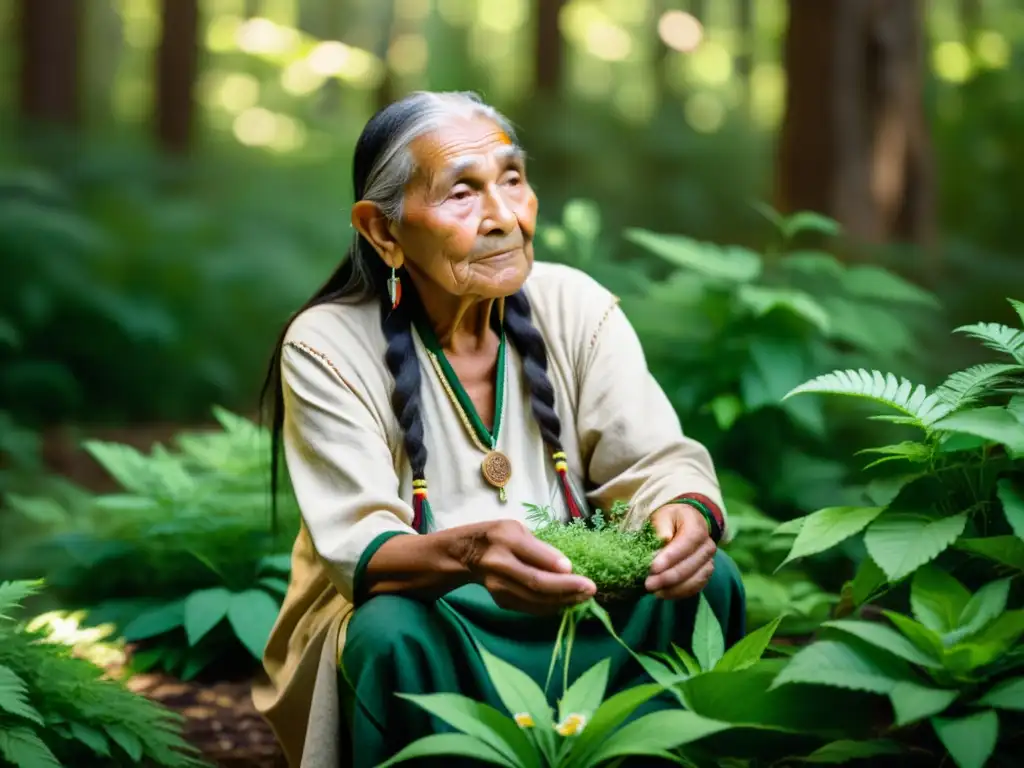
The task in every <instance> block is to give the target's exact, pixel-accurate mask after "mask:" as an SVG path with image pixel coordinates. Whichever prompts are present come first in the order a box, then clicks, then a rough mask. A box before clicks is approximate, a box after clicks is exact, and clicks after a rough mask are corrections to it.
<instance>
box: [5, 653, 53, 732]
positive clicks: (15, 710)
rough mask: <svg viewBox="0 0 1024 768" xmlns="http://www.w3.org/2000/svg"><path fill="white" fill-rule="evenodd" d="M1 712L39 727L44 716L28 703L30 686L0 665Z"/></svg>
mask: <svg viewBox="0 0 1024 768" xmlns="http://www.w3.org/2000/svg"><path fill="white" fill-rule="evenodd" d="M0 710H2V711H4V712H7V713H9V714H12V715H15V716H16V717H24V718H25V719H26V720H31V721H32V722H33V723H37V724H39V725H42V724H43V718H42V716H41V715H40V714H39V713H38V712H37V711H36V710H35V708H34V707H33V706H32V705H31V704H29V703H28V686H27V685H26V684H25V681H24V680H22V679H21V678H20V677H18V675H17V673H15V671H14V670H13V669H11V668H10V667H6V666H4V665H3V664H0Z"/></svg>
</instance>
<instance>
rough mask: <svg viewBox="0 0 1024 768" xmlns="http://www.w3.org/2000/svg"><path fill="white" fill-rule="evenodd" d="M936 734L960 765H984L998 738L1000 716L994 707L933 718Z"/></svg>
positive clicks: (965, 767) (962, 767)
mask: <svg viewBox="0 0 1024 768" xmlns="http://www.w3.org/2000/svg"><path fill="white" fill-rule="evenodd" d="M931 722H932V727H933V728H934V729H935V735H936V736H938V737H939V741H941V742H942V745H943V746H944V747H945V748H946V751H947V752H949V756H950V757H952V758H953V762H955V763H956V764H957V766H959V768H984V766H985V763H987V762H988V759H989V758H990V757H991V756H992V753H993V752H994V751H995V748H996V741H998V739H999V717H998V716H997V715H996V713H995V712H993V711H992V710H988V711H986V712H979V713H978V714H976V715H968V716H967V717H961V718H957V719H954V720H947V719H945V718H941V717H933V718H932V721H931Z"/></svg>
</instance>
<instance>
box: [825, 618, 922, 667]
mask: <svg viewBox="0 0 1024 768" xmlns="http://www.w3.org/2000/svg"><path fill="white" fill-rule="evenodd" d="M822 626H823V627H830V628H832V629H837V630H839V631H840V632H846V633H848V634H851V635H853V636H854V637H859V638H860V639H861V640H863V641H864V642H866V643H870V644H871V645H873V646H875V647H876V648H879V649H881V650H883V651H885V652H887V653H891V654H894V655H896V656H899V657H900V658H901V659H903V660H904V661H909V662H910V663H911V664H919V665H920V666H922V667H927V668H929V669H942V663H941V662H940V661H939V660H938V659H936V658H934V657H933V656H932V655H930V654H928V653H926V652H924V651H922V650H921V649H920V648H918V647H917V646H916V645H914V644H913V643H912V642H910V641H909V640H908V639H907V638H905V637H904V636H903V635H902V634H900V633H899V632H897V631H896V630H894V629H892V628H891V627H887V626H885V625H884V624H879V623H878V622H873V621H860V620H858V619H841V620H839V621H826V622H825V623H824V624H822Z"/></svg>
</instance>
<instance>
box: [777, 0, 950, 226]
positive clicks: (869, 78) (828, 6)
mask: <svg viewBox="0 0 1024 768" xmlns="http://www.w3.org/2000/svg"><path fill="white" fill-rule="evenodd" d="M783 55H784V60H785V68H786V77H787V80H788V87H787V91H786V114H785V118H784V120H783V125H782V134H781V139H780V146H779V158H778V177H777V196H778V201H777V203H778V207H779V208H780V209H781V210H782V211H784V212H792V211H795V210H805V209H810V210H816V211H820V212H822V213H824V214H826V215H829V216H832V217H833V218H835V219H837V220H838V221H839V222H840V223H842V225H843V226H844V227H845V228H846V230H847V231H848V232H849V233H850V235H852V236H853V237H854V238H856V239H858V240H861V241H864V242H869V243H879V242H886V241H890V240H898V241H908V242H916V243H920V244H927V243H929V242H930V241H931V239H932V235H933V231H934V226H935V219H934V196H935V191H934V172H933V165H932V157H931V146H930V140H929V135H928V126H927V123H926V119H925V112H924V104H923V86H924V78H925V67H924V18H923V0H900V2H892V1H891V0H830V2H821V0H789V30H788V32H787V35H786V40H785V47H784V53H783Z"/></svg>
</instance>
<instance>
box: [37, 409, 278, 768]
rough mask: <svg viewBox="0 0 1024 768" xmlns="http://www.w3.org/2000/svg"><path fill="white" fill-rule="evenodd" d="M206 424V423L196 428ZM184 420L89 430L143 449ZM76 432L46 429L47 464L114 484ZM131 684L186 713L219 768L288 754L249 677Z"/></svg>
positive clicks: (260, 763)
mask: <svg viewBox="0 0 1024 768" xmlns="http://www.w3.org/2000/svg"><path fill="white" fill-rule="evenodd" d="M198 428H200V429H201V428H203V427H198ZM182 429H183V427H182V425H180V424H158V425H151V426H144V427H128V428H121V429H90V430H88V434H89V437H90V438H94V439H99V440H111V441H116V442H121V443H125V444H127V445H131V446H133V447H135V448H138V449H140V450H143V451H148V450H150V449H151V448H152V447H153V445H154V444H155V443H158V442H160V443H164V444H166V443H167V442H169V441H170V439H171V438H172V437H173V436H174V435H176V434H178V433H180V432H181V431H182ZM80 437H81V436H80V435H79V434H78V431H77V430H75V431H72V430H64V429H56V430H53V431H51V432H50V433H48V434H46V435H45V437H44V441H43V445H44V449H43V461H44V463H45V465H46V468H47V469H48V470H49V471H51V472H54V473H56V474H59V475H61V476H63V477H66V478H68V479H69V480H71V481H73V482H75V483H77V484H78V485H80V486H82V487H84V488H88V489H90V490H92V491H95V492H109V491H111V490H113V489H114V484H113V482H112V480H111V478H110V477H109V476H108V475H107V474H106V472H105V471H104V470H103V468H102V467H100V466H99V465H98V464H97V463H96V462H95V461H94V460H93V459H92V457H91V456H89V455H88V454H87V453H86V452H85V451H83V450H82V449H81V448H80V447H79V445H80ZM127 684H128V687H129V688H130V689H131V690H133V691H135V692H136V693H140V694H142V695H144V696H146V697H148V698H150V699H152V700H153V701H156V702H158V703H160V704H162V705H163V706H165V707H167V708H168V709H171V710H173V711H175V712H178V713H180V714H181V715H182V716H183V717H184V718H185V723H184V735H185V738H186V739H187V740H188V741H189V743H191V744H193V745H194V746H195V747H196V748H197V749H199V751H200V752H201V753H202V756H203V759H205V760H207V761H209V762H210V763H211V764H212V765H215V766H218V768H284V767H285V766H286V763H285V762H284V756H283V754H282V753H281V750H280V748H279V747H278V745H277V740H276V739H275V737H274V734H273V732H272V731H271V730H270V726H268V725H267V723H266V722H265V721H264V720H263V718H262V717H260V715H259V713H257V712H256V709H255V707H254V706H253V704H252V700H251V698H250V686H251V681H248V680H241V681H190V682H183V681H181V680H177V679H175V678H173V677H171V676H169V675H163V674H151V673H146V674H140V675H135V676H134V677H132V678H131V679H129V680H128V683H127Z"/></svg>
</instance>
